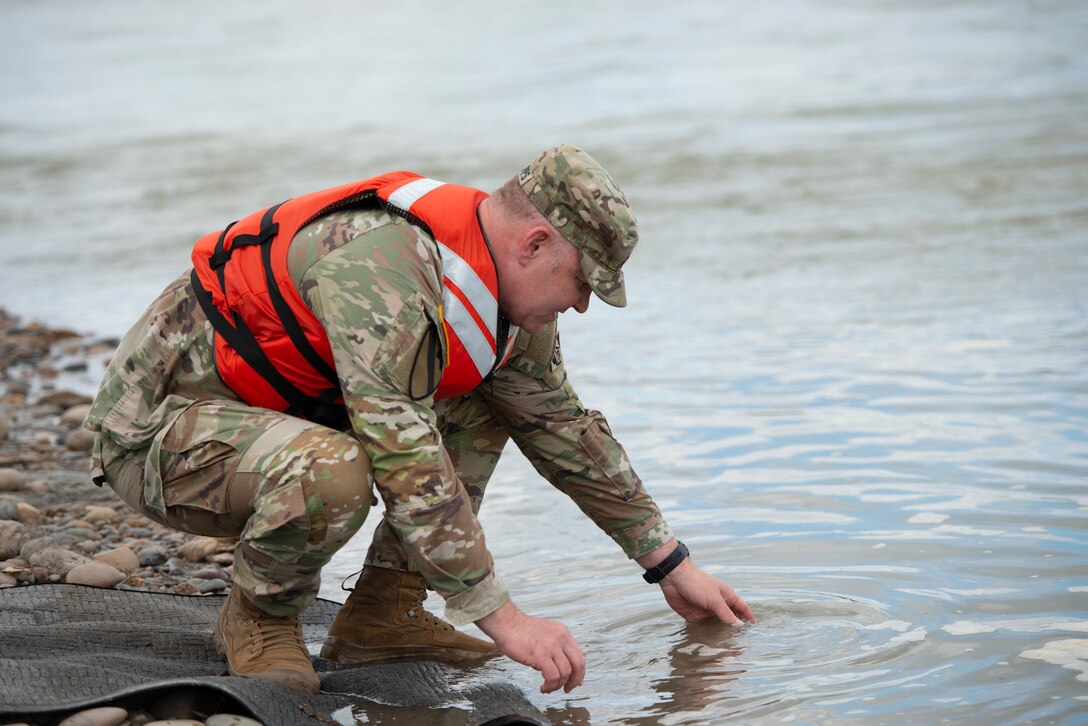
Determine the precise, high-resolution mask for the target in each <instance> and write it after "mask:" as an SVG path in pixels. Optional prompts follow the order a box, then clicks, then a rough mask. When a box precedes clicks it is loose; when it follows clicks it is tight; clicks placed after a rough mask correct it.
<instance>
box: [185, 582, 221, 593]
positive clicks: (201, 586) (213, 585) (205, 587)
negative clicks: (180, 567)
mask: <svg viewBox="0 0 1088 726" xmlns="http://www.w3.org/2000/svg"><path fill="white" fill-rule="evenodd" d="M191 582H192V583H193V584H194V585H196V589H197V591H198V592H200V594H201V595H206V594H208V593H209V592H222V591H223V590H226V589H227V583H226V582H224V581H223V580H192V581H191Z"/></svg>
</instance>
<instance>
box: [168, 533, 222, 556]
mask: <svg viewBox="0 0 1088 726" xmlns="http://www.w3.org/2000/svg"><path fill="white" fill-rule="evenodd" d="M218 549H219V540H217V539H215V538H214V537H201V538H200V539H194V540H193V541H192V542H186V543H185V544H183V545H182V546H181V547H178V550H177V552H178V557H181V558H182V559H184V560H188V561H189V562H201V561H203V560H204V558H205V557H207V556H208V555H212V554H215V552H216V550H218Z"/></svg>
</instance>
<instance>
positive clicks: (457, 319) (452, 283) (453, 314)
mask: <svg viewBox="0 0 1088 726" xmlns="http://www.w3.org/2000/svg"><path fill="white" fill-rule="evenodd" d="M444 185H445V182H440V181H437V180H435V179H428V178H426V177H424V178H421V179H416V180H415V181H412V182H409V183H407V184H405V185H404V186H402V187H400V188H399V189H397V190H396V191H394V192H393V193H391V194H390V195H389V198H388V203H389V205H390V206H392V207H396V208H397V209H399V210H400V211H402V212H404V213H407V214H415V213H416V212H417V211H419V210H418V209H413V207H414V206H415V204H416V202H418V201H420V200H421V199H423V198H424V197H425V196H427V194H429V193H431V192H432V191H434V190H435V189H438V188H440V187H442V186H444ZM424 204H425V202H424ZM435 242H436V243H437V244H438V252H439V256H440V257H441V260H442V287H443V291H442V303H443V304H442V308H443V310H442V318H443V323H444V327H445V333H446V338H447V342H448V341H449V339H450V338H451V337H452V336H455V337H456V339H457V341H459V342H460V344H461V346H463V347H464V349H465V351H466V352H467V353H468V356H469V358H470V359H471V360H472V364H473V365H474V366H475V367H476V371H477V373H478V374H479V378H480V380H481V381H482V380H483V379H484V378H486V377H487V376H488V375H489V374H490V373H491V371H492V370H494V369H495V368H496V367H497V366H496V362H498V364H499V365H501V364H502V363H505V362H506V360H507V359H508V358H509V357H510V354H511V353H512V352H513V350H514V343H515V342H516V341H517V335H518V328H517V327H516V326H513V325H511V326H509V331H508V332H507V337H506V341H505V346H504V349H503V351H502V355H501V358H500V357H499V353H498V351H497V338H498V337H499V334H498V325H499V303H498V300H497V299H496V293H497V284H496V289H495V290H492V289H491V288H490V287H489V286H488V285H487V283H485V282H484V281H483V280H482V279H480V276H479V275H478V274H477V272H476V270H474V269H472V265H470V264H469V263H468V262H466V261H465V260H464V259H463V258H462V257H461V256H460V255H458V254H457V253H456V252H454V251H453V250H452V249H451V248H450V247H449V246H448V245H446V243H445V242H444V241H443V240H441V239H439V238H438V237H437V235H436V236H435ZM451 363H453V361H451ZM443 378H445V376H443ZM442 388H443V386H442V385H441V383H440V385H439V391H440V392H439V394H438V397H446V396H444V395H443V394H447V393H448V394H449V395H459V393H455V392H447V391H443V390H442ZM466 392H467V391H466Z"/></svg>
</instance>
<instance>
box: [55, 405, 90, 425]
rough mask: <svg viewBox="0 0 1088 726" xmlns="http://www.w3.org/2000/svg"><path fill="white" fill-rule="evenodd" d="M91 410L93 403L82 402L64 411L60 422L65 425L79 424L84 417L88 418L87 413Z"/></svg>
mask: <svg viewBox="0 0 1088 726" xmlns="http://www.w3.org/2000/svg"><path fill="white" fill-rule="evenodd" d="M90 412H91V404H89V403H80V404H77V405H75V406H70V407H69V408H68V409H67V410H65V412H64V413H62V414H61V415H60V422H61V423H62V424H64V425H65V426H69V427H71V426H79V425H80V424H82V423H83V419H85V418H87V414H88V413H90Z"/></svg>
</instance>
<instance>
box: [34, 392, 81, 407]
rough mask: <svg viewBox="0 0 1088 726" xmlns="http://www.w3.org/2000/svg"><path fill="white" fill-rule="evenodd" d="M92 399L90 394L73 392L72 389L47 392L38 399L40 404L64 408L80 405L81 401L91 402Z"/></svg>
mask: <svg viewBox="0 0 1088 726" xmlns="http://www.w3.org/2000/svg"><path fill="white" fill-rule="evenodd" d="M90 402H91V399H90V397H88V396H84V395H83V394H80V393H73V392H72V391H53V392H52V393H47V394H46V395H44V396H42V397H41V398H39V399H38V403H39V404H43V403H44V404H48V405H50V406H57V407H59V408H62V409H67V408H71V407H72V406H78V405H79V404H81V403H90Z"/></svg>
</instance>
